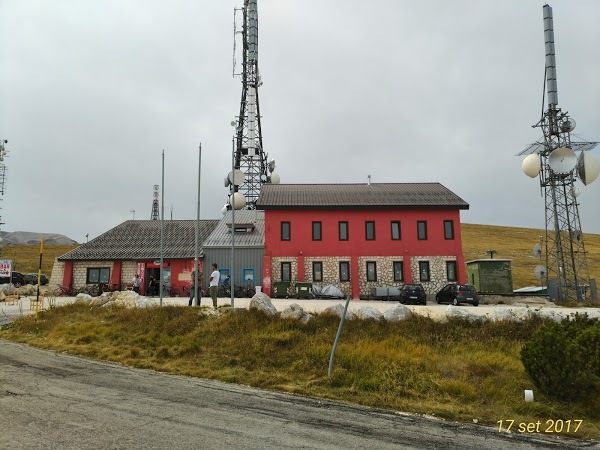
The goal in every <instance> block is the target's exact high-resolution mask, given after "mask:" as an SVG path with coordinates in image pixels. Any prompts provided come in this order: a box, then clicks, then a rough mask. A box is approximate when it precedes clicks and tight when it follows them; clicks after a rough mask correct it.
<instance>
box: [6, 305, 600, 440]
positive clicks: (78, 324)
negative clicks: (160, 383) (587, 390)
mask: <svg viewBox="0 0 600 450" xmlns="http://www.w3.org/2000/svg"><path fill="white" fill-rule="evenodd" d="M338 321H339V319H336V318H333V317H324V316H319V317H316V318H315V319H314V320H313V321H311V322H310V323H309V324H307V325H303V324H301V323H299V322H296V321H292V320H282V319H278V318H268V317H266V316H264V315H263V314H261V313H259V312H258V311H256V310H251V311H246V310H240V311H237V310H236V311H235V312H224V313H223V314H221V315H219V316H217V317H213V318H209V317H208V316H206V315H205V314H204V313H203V312H202V310H199V309H197V308H185V307H163V308H149V309H123V308H115V307H110V308H98V307H92V308H90V306H89V305H87V304H74V305H69V306H65V307H61V308H55V309H52V310H50V311H44V312H43V313H41V314H40V316H39V319H38V320H37V321H35V320H34V318H33V317H26V318H21V319H18V320H17V321H16V322H15V323H14V324H13V325H12V326H11V327H10V328H7V329H4V330H0V338H6V339H11V340H15V341H20V342H25V343H28V344H31V345H35V346H39V347H42V348H47V349H52V350H56V351H63V352H69V353H74V354H81V355H85V356H88V357H93V358H98V359H104V360H110V361H115V362H118V363H121V364H125V365H128V366H133V367H140V368H150V369H154V370H159V371H163V372H168V373H176V374H184V375H190V376H197V377H206V378H214V379H219V380H223V381H227V382H232V383H244V384H249V385H253V386H257V387H262V388H269V389H276V390H282V391H287V392H294V393H300V394H307V395H314V396H321V397H325V398H331V399H337V400H343V401H350V402H354V403H358V404H363V405H369V406H374V407H379V408H388V409H394V410H401V411H411V412H416V413H423V414H432V415H435V416H438V417H444V418H447V419H452V420H459V421H469V422H470V421H472V420H473V419H477V420H478V421H479V422H480V423H487V424H490V425H492V426H495V425H496V423H497V421H498V420H507V419H510V420H515V421H517V422H533V421H537V420H540V421H546V420H548V419H553V420H556V419H563V420H568V419H581V420H584V422H583V426H582V427H581V429H580V430H579V431H578V432H577V435H576V437H581V438H583V437H593V438H596V439H598V438H600V409H598V407H597V405H598V402H599V401H600V394H599V395H598V396H597V398H589V399H587V400H585V401H584V402H581V403H569V404H566V403H558V402H554V401H551V400H550V399H548V398H545V397H544V396H543V395H541V394H540V393H538V392H537V391H536V401H535V402H534V403H525V402H524V400H523V390H524V389H529V388H531V387H532V383H531V381H530V380H529V379H528V377H527V374H526V373H525V370H524V368H523V365H522V364H521V361H520V358H519V352H520V349H521V347H522V345H523V343H524V342H525V341H526V340H527V339H528V338H529V337H530V336H531V334H532V332H533V331H534V330H535V329H536V328H537V327H538V326H539V325H540V324H541V323H542V319H540V318H535V317H532V318H530V319H529V320H527V321H525V322H521V323H493V322H483V323H477V324H473V323H468V322H463V321H456V320H453V321H450V322H448V323H439V322H435V321H433V320H431V319H429V318H427V317H420V316H416V317H413V318H412V319H410V320H407V321H404V322H402V323H398V324H392V323H383V324H379V323H375V322H373V321H359V320H357V321H351V322H347V323H346V325H345V327H344V331H343V333H342V337H341V342H340V345H339V346H338V350H337V353H336V359H335V364H334V370H333V374H332V377H331V378H328V377H327V365H328V360H329V353H330V351H331V345H332V343H333V339H334V336H335V333H336V330H337V325H338Z"/></svg>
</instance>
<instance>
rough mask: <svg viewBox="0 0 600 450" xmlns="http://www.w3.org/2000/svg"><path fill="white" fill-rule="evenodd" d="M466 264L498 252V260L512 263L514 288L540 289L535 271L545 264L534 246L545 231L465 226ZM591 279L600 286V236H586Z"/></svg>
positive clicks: (464, 248)
mask: <svg viewBox="0 0 600 450" xmlns="http://www.w3.org/2000/svg"><path fill="white" fill-rule="evenodd" d="M461 230H462V240H463V253H464V256H465V261H470V260H473V259H481V258H489V257H490V256H489V254H488V253H487V251H488V250H496V254H495V255H494V258H502V259H512V273H513V288H514V289H518V288H521V287H525V286H540V280H538V279H537V278H535V277H534V275H533V269H534V268H535V266H537V265H538V264H541V265H545V264H546V262H545V260H540V258H535V257H534V256H533V254H532V250H533V246H534V245H535V244H537V243H538V242H540V239H542V238H543V237H544V235H545V231H544V230H541V229H536V228H517V227H502V226H495V225H476V224H468V223H463V224H461ZM584 239H585V249H586V251H587V258H588V265H589V268H590V276H591V277H592V278H595V279H596V280H598V281H599V282H600V235H598V234H585V235H584Z"/></svg>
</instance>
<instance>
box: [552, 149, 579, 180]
mask: <svg viewBox="0 0 600 450" xmlns="http://www.w3.org/2000/svg"><path fill="white" fill-rule="evenodd" d="M576 164H577V155H575V152H574V151H573V150H571V149H570V148H568V147H559V148H557V149H556V150H554V151H553V152H552V153H550V157H549V158H548V165H549V166H550V169H552V171H553V172H554V173H559V174H566V173H569V172H570V171H571V170H573V169H574V168H575V165H576Z"/></svg>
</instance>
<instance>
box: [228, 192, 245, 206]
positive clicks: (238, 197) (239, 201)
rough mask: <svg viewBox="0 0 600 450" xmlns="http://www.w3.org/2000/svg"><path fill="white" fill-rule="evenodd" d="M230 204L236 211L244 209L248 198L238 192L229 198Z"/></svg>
mask: <svg viewBox="0 0 600 450" xmlns="http://www.w3.org/2000/svg"><path fill="white" fill-rule="evenodd" d="M229 204H230V205H232V206H233V207H234V208H235V209H242V208H244V207H245V206H246V197H245V196H244V194H242V193H241V192H236V193H235V194H233V195H230V196H229Z"/></svg>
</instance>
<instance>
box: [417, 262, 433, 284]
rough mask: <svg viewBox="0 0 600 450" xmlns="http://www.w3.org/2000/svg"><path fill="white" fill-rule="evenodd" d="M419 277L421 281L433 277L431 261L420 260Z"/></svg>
mask: <svg viewBox="0 0 600 450" xmlns="http://www.w3.org/2000/svg"><path fill="white" fill-rule="evenodd" d="M419 279H420V280H421V281H429V280H430V279H431V275H430V273H429V261H419Z"/></svg>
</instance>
